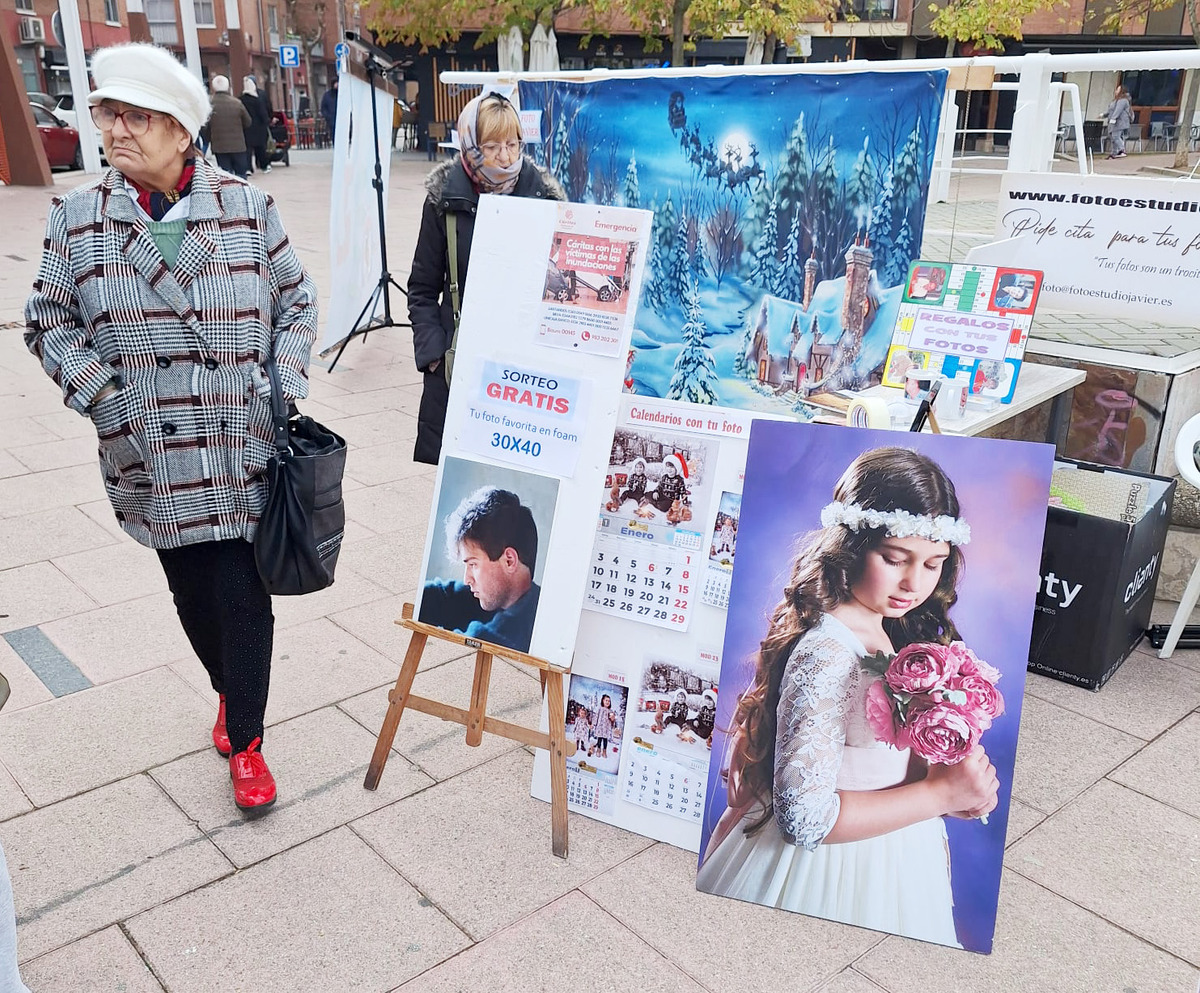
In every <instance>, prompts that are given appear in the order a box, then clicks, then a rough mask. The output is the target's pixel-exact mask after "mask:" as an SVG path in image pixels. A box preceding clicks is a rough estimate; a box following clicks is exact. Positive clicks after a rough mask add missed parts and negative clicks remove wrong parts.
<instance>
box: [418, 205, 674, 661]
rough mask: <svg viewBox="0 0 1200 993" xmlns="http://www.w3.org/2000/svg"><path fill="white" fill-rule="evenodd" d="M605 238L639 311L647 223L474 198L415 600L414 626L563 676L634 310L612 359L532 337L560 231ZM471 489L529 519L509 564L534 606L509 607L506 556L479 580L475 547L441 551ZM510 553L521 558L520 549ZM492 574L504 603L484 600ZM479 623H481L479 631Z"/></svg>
mask: <svg viewBox="0 0 1200 993" xmlns="http://www.w3.org/2000/svg"><path fill="white" fill-rule="evenodd" d="M614 229H619V230H620V231H621V232H622V234H621V239H622V240H623V243H624V245H625V254H623V256H622V257H623V258H626V257H627V258H628V259H629V262H630V264H629V266H628V267H627V269H625V270H624V272H623V274H622V277H621V280H620V282H619V284H613V287H614V288H613V292H614V294H617V290H619V294H618V295H619V297H620V298H621V300H623V301H636V299H637V293H638V292H639V290H640V286H641V279H642V272H643V268H644V258H645V252H644V250H643V246H644V245H645V244H646V242H647V240H648V238H649V233H650V214H649V212H648V211H641V210H630V209H626V208H616V207H598V206H580V205H577V204H562V203H556V202H552V201H544V200H532V199H523V198H518V197H510V196H484V197H481V198H480V201H479V210H478V213H477V215H476V219H475V231H474V237H473V240H472V246H471V259H470V270H471V280H470V283H469V284H468V286H467V289H466V292H465V294H464V297H463V309H462V319H461V325H460V330H459V339H458V351H457V355H456V361H455V365H454V378H453V380H452V384H451V389H450V400H449V407H448V410H447V414H446V426H445V433H444V435H443V439H442V458H441V461H440V463H439V465H438V477H437V485H436V489H435V496H434V502H433V507H432V509H431V516H430V522H429V528H428V532H427V536H426V546H425V555H424V559H423V566H422V571H421V576H422V587H421V591H420V594H419V598H418V601H417V610H416V616H417V617H418V619H421V620H426V621H428V622H429V623H433V624H437V625H438V626H441V627H444V628H447V629H448V630H458V631H460V632H462V633H465V634H468V636H471V637H477V638H480V640H491V641H498V642H500V643H501V644H507V645H508V646H509V647H511V648H515V649H517V650H518V651H524V652H528V653H529V654H531V655H535V656H538V657H539V658H543V659H546V660H548V661H550V662H554V663H556V664H558V665H563V666H569V665H570V664H571V657H572V652H573V651H574V648H575V635H576V628H577V625H578V621H579V614H580V611H581V609H582V606H583V600H584V586H585V582H586V578H587V577H586V573H587V570H588V549H589V548H590V545H591V536H592V534H593V531H594V528H595V523H596V494H597V493H598V492H599V490H600V489H601V486H602V483H603V480H604V473H605V471H606V468H607V464H608V463H607V461H606V460H607V457H608V452H609V443H610V441H611V440H612V434H613V427H614V425H615V423H616V416H617V408H618V405H619V402H620V397H621V380H622V376H623V375H624V369H625V360H624V353H625V350H626V349H627V348H628V346H629V337H630V334H631V332H632V321H633V317H634V305H633V304H632V303H630V304H629V305H628V306H627V307H624V308H623V309H622V310H621V312H620V316H619V320H618V321H617V325H616V326H617V332H616V333H617V335H618V338H619V342H618V344H619V348H618V353H619V354H612V355H610V354H605V353H603V352H598V351H596V350H591V349H587V348H570V347H568V348H564V347H560V346H559V345H558V343H555V344H547V343H545V342H543V341H542V340H541V339H540V331H539V328H540V322H541V315H542V313H543V310H544V308H545V305H546V303H547V302H548V299H549V297H550V295H551V290H553V288H554V287H553V286H551V285H550V280H549V277H548V271H549V266H550V259H551V254H552V252H553V250H554V243H555V238H556V237H559V236H561V234H562V233H563V232H564V231H569V232H572V233H573V235H574V236H578V237H581V238H596V237H602V236H603V237H608V233H611V232H612V231H613V230H614ZM554 285H557V284H554ZM614 302H615V301H614ZM559 303H560V304H563V303H564V302H563V301H561V300H560V301H559ZM593 303H594V301H591V300H589V299H588V298H587V295H586V294H584V293H580V294H579V295H578V298H577V299H576V300H573V301H571V302H570V305H571V306H575V307H577V308H578V310H579V312H580V313H581V314H586V313H588V312H589V309H590V308H591V307H592V306H593ZM605 313H612V311H605ZM480 487H498V488H499V489H501V490H504V491H505V492H508V493H512V494H515V495H516V497H518V498H519V501H520V506H521V507H522V508H528V511H529V515H530V516H531V517H532V521H533V525H534V527H535V529H536V538H535V542H534V545H535V550H533V551H531V553H530V554H529V555H528V556H525V555H524V554H522V555H521V556H517V557H518V559H520V561H519V562H518V563H517V564H516V565H515V566H514V568H516V569H518V570H519V568H520V565H522V564H523V565H524V566H525V567H527V568H528V569H529V570H530V573H531V578H532V582H533V584H534V586H535V587H537V590H536V591H532V592H531V594H529V595H531V596H532V597H533V599H532V604H531V602H530V601H529V600H525V601H523V602H522V603H520V604H516V605H508V604H507V598H508V592H507V591H508V590H509V587H508V586H507V585H505V584H507V583H508V578H507V574H500V573H498V570H499V569H500V568H501V566H502V565H503V564H504V562H505V559H504V556H507V555H508V551H509V549H507V548H505V549H504V551H503V553H502V555H501V558H496V559H493V558H491V557H490V556H491V553H490V552H489V553H488V555H489V558H488V561H487V562H486V563H484V564H482V567H481V568H482V571H481V572H480V573H479V574H471V573H470V571H469V570H471V569H472V568H474V566H473V565H472V562H471V558H470V552H471V550H472V547H473V545H474V544H475V543H474V542H473V541H471V540H467V541H461V542H456V541H455V540H453V535H452V536H451V540H449V541H448V540H447V522H448V521H451V520H453V521H454V522H455V523H456V524H457V522H458V521H459V519H460V518H459V516H457V515H456V513H455V512H456V510H458V508H460V506H462V505H464V501H465V502H466V505H467V506H475V504H474V503H472V501H473V500H474V499H475V494H477V493H478V491H479V489H480ZM518 526H525V525H518ZM482 540H483V539H481V541H482ZM513 542H514V546H513V547H514V548H516V547H519V545H520V539H519V538H514V539H513ZM510 558H511V556H510ZM527 559H532V560H533V561H527ZM492 574H496V576H497V577H498V578H496V582H497V583H499V584H501V587H502V592H501V593H500V594H495V595H494V594H493V591H492V590H491V589H489V586H488V584H489V583H490V582H491V581H492V580H491V579H490V578H489V576H490V575H492ZM522 611H525V613H521V612H522ZM481 612H482V613H485V614H490V615H491V616H490V617H486V618H484V619H481V618H480V616H479V614H480V613H481ZM518 615H520V616H518ZM510 622H511V623H510ZM530 623H531V625H532V627H531V629H530V628H529V624H530ZM472 624H475V625H476V626H475V627H472V626H471V625H472ZM522 625H524V626H523V627H522ZM506 639H507V640H506Z"/></svg>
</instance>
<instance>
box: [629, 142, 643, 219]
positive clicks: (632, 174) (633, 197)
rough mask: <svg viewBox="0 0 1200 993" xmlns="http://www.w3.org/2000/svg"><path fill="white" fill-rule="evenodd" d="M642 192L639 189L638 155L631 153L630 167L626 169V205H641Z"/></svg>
mask: <svg viewBox="0 0 1200 993" xmlns="http://www.w3.org/2000/svg"><path fill="white" fill-rule="evenodd" d="M641 200H642V194H641V191H640V190H639V189H638V171H637V156H636V155H633V154H630V156H629V167H628V168H627V169H626V170H625V206H626V207H640V206H641V205H642V203H641Z"/></svg>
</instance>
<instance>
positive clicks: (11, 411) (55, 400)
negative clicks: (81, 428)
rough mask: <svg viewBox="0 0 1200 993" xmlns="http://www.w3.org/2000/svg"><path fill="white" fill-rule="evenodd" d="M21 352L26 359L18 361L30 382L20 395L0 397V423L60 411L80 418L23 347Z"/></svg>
mask: <svg viewBox="0 0 1200 993" xmlns="http://www.w3.org/2000/svg"><path fill="white" fill-rule="evenodd" d="M21 350H22V352H24V353H25V354H24V358H23V359H22V358H21V356H16V359H17V360H18V361H19V364H20V366H21V367H22V368H24V369H25V374H26V375H27V376H28V381H27V382H26V383H25V385H24V389H23V390H22V391H21V392H20V393H10V394H6V395H4V396H0V421H2V422H4V423H6V424H7V423H8V422H9V421H10V420H14V419H16V418H18V417H37V416H38V415H40V414H53V413H57V412H58V411H66V412H67V413H69V414H70V415H71V416H72V417H79V415H78V414H76V413H75V412H74V411H73V410H72V411H67V410H66V407H64V406H63V400H62V393H60V392H59V389H58V387H57V386H55V385H54V384H53V383H52V382H51V381H50V380H49V379H47V378H45V377H44V375H43V374H42V372H41V371H40V370H39V369H38V365H37V362H36V360H35V361H30V359H31V356H30V355H29V353H28V352H25V349H24V347H23V346H22V349H21ZM6 364H9V363H6ZM82 419H83V418H80V420H82ZM43 426H44V425H43Z"/></svg>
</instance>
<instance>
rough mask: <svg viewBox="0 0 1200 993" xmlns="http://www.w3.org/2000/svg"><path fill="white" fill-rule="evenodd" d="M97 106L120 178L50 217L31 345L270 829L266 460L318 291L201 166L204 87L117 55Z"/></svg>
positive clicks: (250, 210) (180, 72)
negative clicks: (167, 610)
mask: <svg viewBox="0 0 1200 993" xmlns="http://www.w3.org/2000/svg"><path fill="white" fill-rule="evenodd" d="M92 73H93V76H94V77H95V80H96V86H97V88H96V90H95V91H93V92H92V93H91V95H90V96H89V98H88V103H89V105H90V107H91V114H92V119H93V120H94V121H95V123H96V125H97V126H98V127H99V129H100V131H101V135H102V138H103V141H104V149H105V153H106V156H107V158H108V161H109V163H110V164H111V165H112V168H110V169H109V170H108V171H107V172H106V173H105V174H104V175H103V176H102V177H101V178H100V179H99V180H98V181H97V182H95V183H92V184H90V185H86V186H82V187H80V188H78V189H76V190H73V191H72V192H70V193H68V194H66V195H65V196H62V197H58V198H56V199H54V200H53V201H52V203H51V207H50V213H49V217H48V219H47V223H46V240H45V243H44V251H43V255H42V262H41V268H40V270H39V272H38V276H37V280H36V282H35V283H34V287H33V293H32V295H31V296H30V297H29V301H28V303H27V305H26V311H25V316H26V332H25V340H26V343H27V344H28V346H29V348H30V350H31V351H32V352H33V353H34V355H36V356H37V358H38V359H39V360H40V361H41V363H42V367H43V369H44V370H45V371H46V373H47V374H48V375H49V376H50V377H51V378H52V379H53V380H54V382H55V383H56V384H57V385H58V386H59V387H60V388H61V389H62V393H63V399H64V402H65V403H66V404H67V406H69V407H71V408H73V409H74V410H76V411H77V412H78V413H80V414H82V415H84V416H85V417H89V418H91V420H92V422H93V424H94V425H95V428H96V434H97V436H98V439H99V444H100V470H101V474H102V476H103V479H104V488H105V490H106V491H107V493H108V498H109V500H110V501H111V503H112V506H113V510H114V512H115V513H116V516H117V520H118V521H119V522H120V524H121V527H122V528H123V529H124V530H125V531H126V532H127V533H128V534H129V535H131V536H132V537H133V538H134V539H136V540H137V541H139V542H141V543H142V544H143V545H148V546H149V547H151V548H153V549H155V550H156V551H157V552H158V556H159V558H160V560H161V562H162V565H163V569H164V571H165V573H166V576H167V582H168V585H169V586H170V588H171V592H172V594H173V595H174V599H175V606H176V608H177V610H178V612H179V618H180V621H181V622H182V625H183V628H184V631H185V632H186V633H187V636H188V639H189V640H190V641H191V644H192V647H193V649H194V650H195V652H196V654H197V655H198V656H199V658H200V661H201V662H202V663H203V664H204V667H205V668H206V669H207V670H208V674H209V677H210V679H211V681H212V685H213V689H214V690H216V692H217V693H218V695H219V706H218V712H217V720H216V724H215V726H214V727H213V732H212V740H213V744H214V745H215V746H216V749H217V751H218V752H220V753H221V754H222V755H227V756H229V768H230V776H231V778H232V781H233V791H234V801H235V802H236V804H237V805H238V806H239V807H240V808H242V809H243V810H244V811H247V812H260V811H263V810H265V809H266V808H267V807H269V806H270V805H271V804H272V803H273V802H274V800H275V781H274V779H273V778H272V776H271V773H270V770H269V769H268V768H267V765H266V762H265V760H264V759H263V757H262V755H261V753H260V752H259V746H260V745H261V741H262V734H263V714H264V711H265V710H266V704H267V687H268V682H269V678H270V666H271V646H272V636H273V632H274V617H273V616H272V614H271V599H270V597H269V596H268V594H267V593H266V591H265V590H264V588H263V585H262V581H261V580H260V578H259V576H258V571H257V569H256V567H255V562H254V551H253V546H252V544H251V542H252V540H253V538H254V533H255V528H256V526H257V524H258V519H259V514H260V513H261V511H262V508H263V505H264V503H265V500H266V493H267V482H266V476H265V473H264V470H265V469H266V466H267V461H268V459H269V458H270V456H271V454H272V452H273V450H274V449H273V445H272V441H271V406H270V389H271V387H270V384H269V381H268V380H267V378H266V377H265V375H264V373H263V369H262V363H263V362H264V361H265V360H266V359H267V358H268V357H269V356H270V355H271V354H274V356H275V358H276V362H277V365H278V367H279V372H280V377H281V382H282V386H283V392H284V394H285V398H286V399H288V400H292V399H296V398H299V397H303V396H306V395H307V393H308V380H307V367H308V359H309V352H310V349H311V347H312V344H313V341H314V340H315V338H316V324H317V304H316V292H315V289H314V286H313V283H312V280H311V279H309V277H308V276H307V275H306V273H305V271H304V269H303V268H302V267H301V265H300V262H299V261H298V260H297V258H296V255H295V253H294V252H293V250H292V247H291V245H290V244H289V242H288V238H287V235H286V234H285V233H284V230H283V226H282V224H281V222H280V219H279V213H278V211H277V210H276V208H275V205H274V203H273V202H272V200H271V198H270V197H269V196H267V195H266V194H264V193H262V192H260V191H259V190H256V189H255V188H253V187H252V186H249V185H248V184H246V183H245V182H243V181H242V180H240V179H237V178H235V177H233V176H230V175H228V174H227V173H223V172H220V171H218V170H217V169H215V168H213V167H212V166H210V165H208V164H207V163H206V162H205V161H204V159H203V158H202V157H201V156H200V155H199V154H197V152H196V150H195V147H194V142H195V140H196V136H197V134H198V133H199V130H200V127H201V126H202V125H203V124H204V122H205V120H207V118H208V114H209V110H210V105H209V101H208V96H207V94H206V93H205V91H204V88H203V86H201V84H200V82H199V81H198V80H197V79H196V78H195V77H194V76H192V75H191V74H190V73H189V72H188V71H187V70H186V69H184V68H183V66H182V65H180V64H179V62H177V61H176V60H175V59H174V57H173V56H171V55H170V54H169V53H168V52H166V51H165V50H164V49H159V48H155V47H154V46H152V45H145V44H131V45H121V46H116V47H113V48H109V49H104V50H101V51H99V52H97V53H96V55H95V57H94V59H93V63H92Z"/></svg>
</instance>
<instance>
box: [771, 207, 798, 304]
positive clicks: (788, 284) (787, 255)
mask: <svg viewBox="0 0 1200 993" xmlns="http://www.w3.org/2000/svg"><path fill="white" fill-rule="evenodd" d="M777 296H781V297H783V298H784V299H785V300H792V301H794V302H795V303H801V302H803V300H804V261H803V260H802V259H801V258H800V212H799V211H795V212H794V213H793V214H792V223H791V226H790V227H789V228H788V239H787V248H786V249H785V250H784V253H783V267H782V268H781V269H780V270H779V292H778V294H777Z"/></svg>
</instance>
